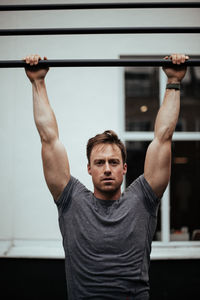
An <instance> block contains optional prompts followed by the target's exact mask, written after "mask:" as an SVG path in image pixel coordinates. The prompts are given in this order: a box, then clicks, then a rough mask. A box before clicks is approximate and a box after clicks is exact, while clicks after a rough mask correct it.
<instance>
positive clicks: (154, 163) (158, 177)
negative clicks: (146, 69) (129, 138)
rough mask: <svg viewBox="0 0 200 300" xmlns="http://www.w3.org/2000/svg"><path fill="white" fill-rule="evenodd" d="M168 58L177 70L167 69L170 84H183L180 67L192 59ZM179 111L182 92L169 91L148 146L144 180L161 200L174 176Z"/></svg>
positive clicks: (181, 56) (180, 56)
mask: <svg viewBox="0 0 200 300" xmlns="http://www.w3.org/2000/svg"><path fill="white" fill-rule="evenodd" d="M165 59H171V60H172V62H173V63H174V68H163V70H164V72H165V73H166V75H167V77H168V81H167V83H169V84H180V82H181V80H182V79H183V77H184V76H185V73H186V67H185V66H184V65H182V66H181V65H180V64H181V63H184V62H185V60H186V59H188V56H185V55H182V54H173V55H171V56H170V57H165ZM179 111H180V90H178V89H175V88H172V89H171V88H170V89H166V92H165V96H164V100H163V103H162V105H161V107H160V109H159V112H158V114H157V117H156V122H155V129H154V140H153V141H152V143H151V144H150V145H149V147H148V150H147V154H146V159H145V166H144V177H145V179H146V180H147V181H148V183H149V184H150V186H151V187H152V189H153V191H154V192H155V194H156V195H157V196H158V197H159V198H161V197H162V195H163V193H164V191H165V189H166V187H167V185H168V182H169V179H170V175H171V141H172V135H173V132H174V130H175V127H176V123H177V120H178V116H179Z"/></svg>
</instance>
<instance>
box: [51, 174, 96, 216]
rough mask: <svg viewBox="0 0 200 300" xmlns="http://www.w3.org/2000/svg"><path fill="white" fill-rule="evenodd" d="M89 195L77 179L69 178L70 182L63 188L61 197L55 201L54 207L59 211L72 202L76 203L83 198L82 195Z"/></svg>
mask: <svg viewBox="0 0 200 300" xmlns="http://www.w3.org/2000/svg"><path fill="white" fill-rule="evenodd" d="M89 193H91V192H90V191H89V190H88V189H87V188H86V187H85V185H84V184H82V183H81V182H80V181H79V180H78V179H77V178H75V177H73V176H70V180H69V182H68V183H67V185H66V186H65V188H64V190H63V192H62V193H61V196H60V197H59V199H58V200H57V201H55V203H56V205H57V206H58V208H60V209H62V210H63V209H64V208H65V209H66V207H68V206H69V205H70V203H71V201H72V200H75V201H78V200H79V199H81V198H83V195H87V194H89Z"/></svg>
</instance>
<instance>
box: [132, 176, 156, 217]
mask: <svg viewBox="0 0 200 300" xmlns="http://www.w3.org/2000/svg"><path fill="white" fill-rule="evenodd" d="M126 193H128V194H132V195H135V197H136V198H137V199H138V200H139V201H143V202H144V204H145V207H146V208H147V210H148V211H150V212H152V211H155V209H157V207H158V205H159V203H160V199H159V198H158V197H157V196H156V195H155V193H154V191H153V190H152V188H151V186H150V185H149V183H148V182H147V180H146V179H145V177H144V174H142V175H140V176H139V177H138V178H137V179H135V180H134V181H133V182H132V183H131V184H130V185H129V187H128V188H127V190H126Z"/></svg>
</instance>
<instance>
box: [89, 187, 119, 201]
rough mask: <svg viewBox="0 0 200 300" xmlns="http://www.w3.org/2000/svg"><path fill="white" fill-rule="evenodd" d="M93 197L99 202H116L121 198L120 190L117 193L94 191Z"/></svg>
mask: <svg viewBox="0 0 200 300" xmlns="http://www.w3.org/2000/svg"><path fill="white" fill-rule="evenodd" d="M94 196H95V197H96V198H98V199H101V200H118V199H119V198H120V196H121V189H119V190H117V191H106V192H102V191H99V190H97V189H94Z"/></svg>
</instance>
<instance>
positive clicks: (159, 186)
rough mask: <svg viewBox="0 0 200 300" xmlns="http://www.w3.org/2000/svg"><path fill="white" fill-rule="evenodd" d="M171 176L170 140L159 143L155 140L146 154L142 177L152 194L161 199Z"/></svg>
mask: <svg viewBox="0 0 200 300" xmlns="http://www.w3.org/2000/svg"><path fill="white" fill-rule="evenodd" d="M170 175H171V140H166V141H165V142H164V143H161V142H160V141H159V140H158V139H157V138H155V139H154V140H153V141H152V142H151V144H150V145H149V147H148V149H147V153H146V159H145V166H144V177H145V179H146V180H147V181H148V183H149V184H150V186H151V188H152V189H153V191H154V193H155V194H156V195H157V196H158V197H159V198H160V197H162V195H163V193H164V191H165V189H166V187H167V185H168V182H169V179H170Z"/></svg>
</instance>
